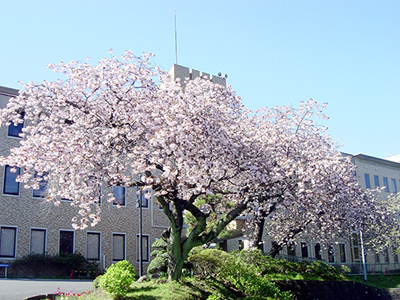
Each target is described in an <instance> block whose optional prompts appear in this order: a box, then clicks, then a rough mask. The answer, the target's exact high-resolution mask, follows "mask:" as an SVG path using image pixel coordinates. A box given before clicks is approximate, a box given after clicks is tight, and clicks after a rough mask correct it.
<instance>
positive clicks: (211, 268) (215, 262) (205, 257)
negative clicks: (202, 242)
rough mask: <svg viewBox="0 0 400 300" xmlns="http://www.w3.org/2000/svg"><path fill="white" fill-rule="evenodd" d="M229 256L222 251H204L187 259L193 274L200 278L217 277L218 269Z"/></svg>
mask: <svg viewBox="0 0 400 300" xmlns="http://www.w3.org/2000/svg"><path fill="white" fill-rule="evenodd" d="M228 256H229V254H228V253H227V252H225V251H222V250H216V249H205V250H202V251H200V252H198V253H197V254H194V255H192V256H190V257H189V259H188V262H189V264H191V267H192V270H193V274H194V275H199V276H201V277H214V278H215V277H217V276H218V268H219V267H220V266H221V264H223V263H224V261H225V260H226V259H227V257H228Z"/></svg>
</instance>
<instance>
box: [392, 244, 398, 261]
mask: <svg viewBox="0 0 400 300" xmlns="http://www.w3.org/2000/svg"><path fill="white" fill-rule="evenodd" d="M392 252H393V262H394V263H398V262H399V256H398V254H397V253H396V249H395V248H394V247H393V248H392Z"/></svg>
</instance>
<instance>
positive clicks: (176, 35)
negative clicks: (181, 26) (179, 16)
mask: <svg viewBox="0 0 400 300" xmlns="http://www.w3.org/2000/svg"><path fill="white" fill-rule="evenodd" d="M174 17H175V64H176V65H177V64H178V33H177V31H176V10H175V11H174Z"/></svg>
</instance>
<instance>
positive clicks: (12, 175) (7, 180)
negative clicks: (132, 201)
mask: <svg viewBox="0 0 400 300" xmlns="http://www.w3.org/2000/svg"><path fill="white" fill-rule="evenodd" d="M20 174H21V169H20V168H18V167H11V166H5V169H4V183H3V194H4V195H14V196H18V195H19V187H20V184H19V182H17V176H18V175H20ZM45 191H46V181H45V180H44V179H42V180H41V181H40V183H39V188H38V189H34V190H33V192H32V196H33V197H34V198H44V196H45ZM113 196H114V201H113V204H114V205H117V206H125V204H126V188H125V187H123V186H114V187H113ZM136 198H137V203H138V206H139V205H141V206H142V208H148V207H149V199H150V198H151V192H150V191H142V190H141V189H140V187H136ZM62 200H64V201H68V199H62ZM99 203H101V197H100V196H99Z"/></svg>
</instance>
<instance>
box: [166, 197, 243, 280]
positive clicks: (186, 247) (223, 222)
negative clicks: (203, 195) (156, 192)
mask: <svg viewBox="0 0 400 300" xmlns="http://www.w3.org/2000/svg"><path fill="white" fill-rule="evenodd" d="M158 200H159V202H160V204H161V205H162V207H163V211H164V213H165V214H166V215H167V217H168V219H169V221H170V225H171V227H170V229H169V230H168V231H167V232H166V233H165V238H166V240H167V244H168V246H167V252H168V269H167V274H168V280H169V281H172V280H179V279H180V277H181V276H182V270H183V266H184V263H185V261H186V260H187V258H188V256H189V252H190V250H191V249H193V248H194V247H196V246H201V245H203V244H206V243H208V242H210V241H212V240H214V239H216V238H217V237H218V235H219V234H220V233H221V231H222V230H223V229H224V228H225V227H226V226H227V225H228V224H229V223H230V222H231V221H232V220H234V219H235V218H236V217H237V216H239V215H240V214H241V213H242V212H243V211H244V210H245V209H246V207H247V201H243V202H241V203H240V204H239V205H238V206H237V207H235V208H234V209H233V210H231V211H230V212H229V213H228V214H227V215H226V216H225V217H223V218H221V219H220V220H219V222H218V224H217V226H216V227H215V228H214V230H212V231H210V232H207V231H206V227H207V217H208V215H207V214H205V213H203V212H202V211H201V210H200V209H199V208H197V207H196V206H194V205H193V204H192V203H190V202H184V201H183V200H179V199H174V200H173V201H171V200H170V202H171V203H172V209H170V208H169V205H168V203H167V202H166V201H165V199H163V198H162V197H160V198H159V199H158ZM184 210H187V211H189V212H190V213H192V215H193V216H194V217H195V218H196V225H195V227H194V228H193V229H192V231H191V232H190V234H189V236H188V237H184V236H183V212H184Z"/></svg>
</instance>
